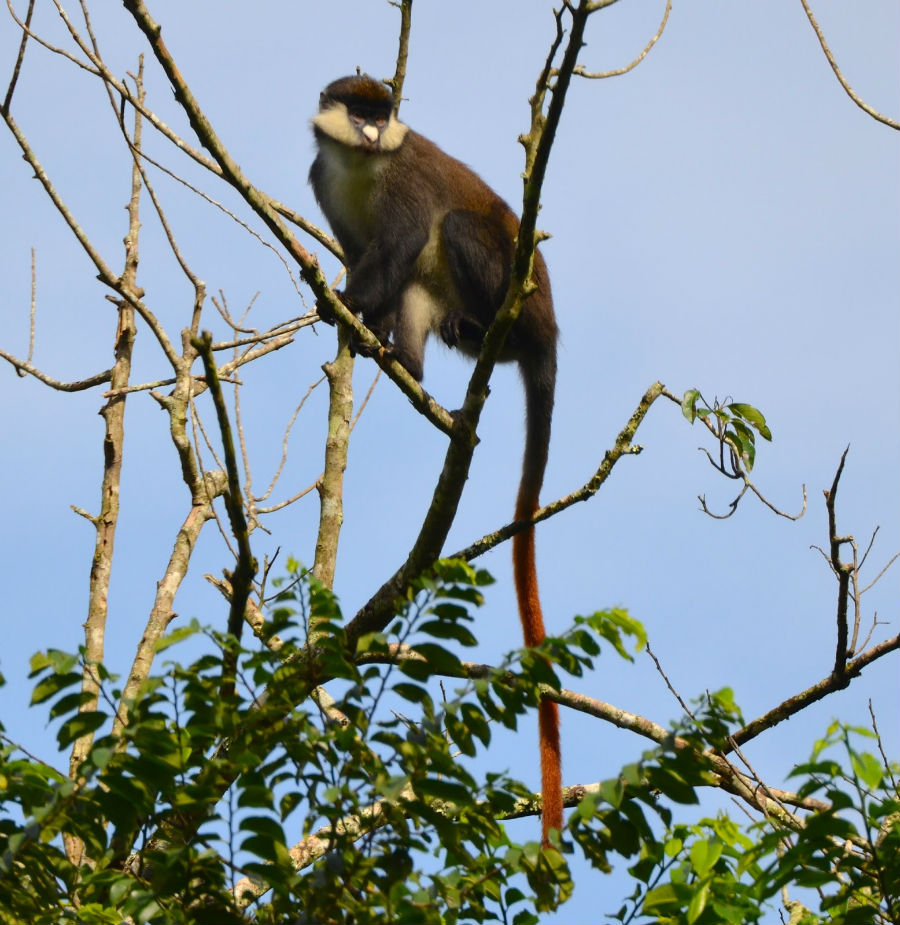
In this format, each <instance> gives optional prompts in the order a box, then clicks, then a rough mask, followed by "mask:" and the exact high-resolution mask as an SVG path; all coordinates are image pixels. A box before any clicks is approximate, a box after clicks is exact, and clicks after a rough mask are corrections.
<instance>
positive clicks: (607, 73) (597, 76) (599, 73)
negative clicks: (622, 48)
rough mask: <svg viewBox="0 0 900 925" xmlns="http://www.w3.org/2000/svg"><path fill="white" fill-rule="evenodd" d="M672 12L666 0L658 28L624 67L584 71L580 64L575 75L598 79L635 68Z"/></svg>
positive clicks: (616, 75) (658, 35)
mask: <svg viewBox="0 0 900 925" xmlns="http://www.w3.org/2000/svg"><path fill="white" fill-rule="evenodd" d="M671 12H672V0H666V9H665V12H664V13H663V18H662V22H661V23H660V24H659V28H658V29H657V30H656V32H655V34H654V35H653V37H652V38H651V39H650V41H649V42H647V44H646V45H645V46H644V50H643V51H642V52H641V53H640V54H639V55H638V56H637V57H636V58H635V59H634V60H633V61H632V62H631V64H626V65H625V67H620V68H617V69H616V70H613V71H597V72H591V71H586V70H585V69H584V68H583V67H581V66H580V65H579V66H578V67H576V68H575V71H574V73H575V76H577V77H586V78H588V79H590V80H600V79H603V78H606V77H620V76H621V75H622V74H627V73H628V72H629V71H631V70H633V69H634V68H636V67H637V66H638V65H639V64H640V63H641V61H643V60H644V58H646V57H647V55H648V54H649V53H650V49H651V48H653V46H654V45H655V44H656V43H657V42H658V41H659V39H660V37H661V36H662V34H663V30H664V29H665V28H666V23H667V22H668V21H669V13H671Z"/></svg>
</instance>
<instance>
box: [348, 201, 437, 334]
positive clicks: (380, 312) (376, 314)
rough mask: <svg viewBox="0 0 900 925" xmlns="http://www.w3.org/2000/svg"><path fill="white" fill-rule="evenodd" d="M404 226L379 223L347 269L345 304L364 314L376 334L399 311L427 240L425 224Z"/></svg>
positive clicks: (382, 221)
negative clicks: (359, 253) (390, 315)
mask: <svg viewBox="0 0 900 925" xmlns="http://www.w3.org/2000/svg"><path fill="white" fill-rule="evenodd" d="M405 225H406V227H403V225H402V224H399V225H398V224H397V223H394V224H393V225H392V224H391V222H390V221H385V220H384V219H382V220H379V222H378V227H377V228H376V233H375V235H374V236H373V238H372V240H371V241H370V242H369V244H368V246H367V247H366V248H365V250H364V251H363V252H362V254H361V255H360V257H359V259H358V260H356V261H353V262H352V263H351V264H350V266H348V267H347V272H348V278H347V285H346V287H345V288H344V292H343V295H342V299H343V301H344V304H345V305H347V306H348V307H349V308H350V309H351V310H352V311H354V312H357V313H358V314H361V315H362V317H363V321H365V323H366V325H368V327H370V328H372V329H373V330H375V331H377V329H378V327H379V325H378V322H379V321H381V320H382V319H383V318H384V317H385V316H386V315H388V314H389V313H390V312H392V311H394V310H395V309H396V307H397V297H398V295H399V294H400V293H402V292H403V290H404V289H405V288H406V284H407V283H408V282H409V279H410V277H411V276H412V271H413V267H414V266H415V264H416V260H417V258H418V256H419V254H420V253H421V252H422V248H423V247H425V244H426V243H427V241H428V228H427V227H426V226H425V225H424V224H422V223H416V222H413V221H407V222H405Z"/></svg>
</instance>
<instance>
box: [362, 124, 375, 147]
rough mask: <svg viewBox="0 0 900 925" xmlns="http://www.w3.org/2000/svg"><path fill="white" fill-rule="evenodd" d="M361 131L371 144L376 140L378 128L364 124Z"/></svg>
mask: <svg viewBox="0 0 900 925" xmlns="http://www.w3.org/2000/svg"><path fill="white" fill-rule="evenodd" d="M362 133H363V135H365V136H366V138H368V139H369V141H371V142H372V143H373V144H374V143H375V142H376V141H378V129H377V128H376V127H375V126H374V125H364V126H363V130H362Z"/></svg>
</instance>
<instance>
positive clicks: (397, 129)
mask: <svg viewBox="0 0 900 925" xmlns="http://www.w3.org/2000/svg"><path fill="white" fill-rule="evenodd" d="M312 128H313V131H314V132H315V134H316V139H317V140H319V141H321V140H322V139H323V137H324V138H330V139H332V140H333V141H336V142H338V143H339V144H342V145H346V146H347V147H349V148H358V149H360V150H362V151H366V152H371V153H373V154H377V153H387V152H389V151H395V150H396V149H397V148H399V147H400V145H401V144H403V139H404V138H405V137H406V133H407V132H408V131H409V129H408V127H407V126H405V125H404V124H403V123H402V122H399V121H398V120H397V118H396V116H395V115H394V97H393V94H392V93H391V91H390V90H389V89H388V88H387V87H386V86H385V85H384V84H383V83H382V82H381V81H380V80H376V79H375V78H374V77H369V76H368V75H367V74H362V75H359V76H353V77H341V78H340V80H335V81H333V82H332V83H330V84H328V86H327V87H326V88H325V89H324V90H323V91H322V93H321V94H320V96H319V111H318V113H317V114H316V115H315V116H313V119H312Z"/></svg>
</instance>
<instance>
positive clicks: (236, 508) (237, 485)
mask: <svg viewBox="0 0 900 925" xmlns="http://www.w3.org/2000/svg"><path fill="white" fill-rule="evenodd" d="M193 344H194V348H195V349H196V350H198V351H199V353H200V358H201V360H203V369H204V370H205V372H206V384H207V385H208V386H209V394H210V395H211V397H212V400H213V404H214V405H215V409H216V417H217V419H218V422H219V433H220V434H221V437H222V451H223V454H224V456H225V471H226V473H227V477H228V489H227V490H226V492H225V495H224V497H225V508H226V510H227V511H228V520H229V522H230V523H231V532H232V534H233V535H234V538H235V540H236V542H237V547H238V555H237V564H236V565H235V568H234V574H233V575H231V576H229V580H230V581H231V588H232V590H231V607H230V609H229V611H228V634H229V635H230V636H233V637H234V640H233V645H232V640H229V641H228V643H229V646H231V648H230V649H229V650H228V651H227V652H226V655H225V661H224V663H223V666H222V696H223V697H227V696H230V695H231V694H232V693H233V692H234V682H235V677H236V675H237V645H238V643H239V642H240V641H241V630H242V629H243V626H244V612H245V611H246V609H247V601H248V600H249V598H250V592H251V590H252V589H253V579H254V577H255V576H256V559H255V558H254V557H253V552H252V550H251V549H250V530H249V528H248V527H247V518H246V516H245V515H244V497H243V494H242V492H241V480H240V473H239V472H238V463H237V453H236V452H235V449H234V437H233V436H232V433H231V422H230V421H229V419H228V409H227V408H226V407H225V396H224V395H223V394H222V384H221V383H220V382H219V371H218V370H217V369H216V363H215V359H214V358H213V352H212V334H210V333H209V331H204V332H203V333H202V334H201V335H200V337H199V338H196V339H195V340H194V341H193Z"/></svg>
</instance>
